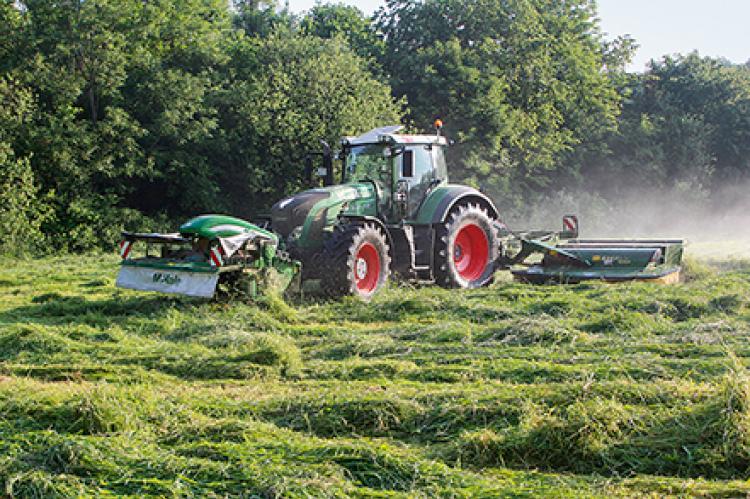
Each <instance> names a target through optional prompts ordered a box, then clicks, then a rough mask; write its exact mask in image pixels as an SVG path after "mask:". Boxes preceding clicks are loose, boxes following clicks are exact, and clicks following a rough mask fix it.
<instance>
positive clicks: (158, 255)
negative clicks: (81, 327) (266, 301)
mask: <svg viewBox="0 0 750 499" xmlns="http://www.w3.org/2000/svg"><path fill="white" fill-rule="evenodd" d="M144 243H145V245H144ZM136 244H137V245H139V246H141V252H140V253H139V254H137V255H135V256H134V253H133V248H134V246H135V245H136ZM120 256H121V257H122V263H121V266H120V272H119V274H118V276H117V281H116V285H117V286H118V287H121V288H127V289H135V290H140V291H156V292H161V293H171V294H181V295H186V296H194V297H199V298H212V297H214V296H215V294H216V293H217V291H218V290H223V291H227V292H240V293H242V294H245V295H249V296H255V295H256V294H257V293H259V292H262V291H265V290H268V289H272V290H274V291H277V292H283V291H284V290H285V289H286V288H287V287H288V286H289V285H290V284H291V282H292V281H293V280H294V277H295V276H296V275H298V274H299V271H300V267H301V265H300V263H299V262H295V261H292V260H290V259H289V257H288V256H287V255H286V253H285V252H283V251H280V250H279V248H278V237H277V236H276V235H275V234H274V233H272V232H269V231H266V230H264V229H261V228H260V227H258V226H256V225H253V224H251V223H249V222H246V221H244V220H240V219H238V218H234V217H228V216H224V215H202V216H199V217H196V218H193V219H191V220H189V221H188V222H186V223H185V224H183V225H182V226H181V227H180V231H179V233H172V234H155V233H132V232H123V240H122V242H121V243H120Z"/></svg>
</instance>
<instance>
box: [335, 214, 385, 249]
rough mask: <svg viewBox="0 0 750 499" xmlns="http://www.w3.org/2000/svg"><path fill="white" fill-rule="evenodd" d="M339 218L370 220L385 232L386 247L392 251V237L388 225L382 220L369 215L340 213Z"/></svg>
mask: <svg viewBox="0 0 750 499" xmlns="http://www.w3.org/2000/svg"><path fill="white" fill-rule="evenodd" d="M339 218H340V219H342V220H349V221H352V222H372V223H373V224H375V225H376V226H378V227H380V229H381V230H382V231H383V234H385V239H386V241H387V242H388V247H389V248H391V251H393V248H394V246H393V239H392V238H391V231H389V230H388V227H386V225H385V224H384V223H383V221H382V220H380V219H379V218H377V217H372V216H369V215H341V216H340V217H339Z"/></svg>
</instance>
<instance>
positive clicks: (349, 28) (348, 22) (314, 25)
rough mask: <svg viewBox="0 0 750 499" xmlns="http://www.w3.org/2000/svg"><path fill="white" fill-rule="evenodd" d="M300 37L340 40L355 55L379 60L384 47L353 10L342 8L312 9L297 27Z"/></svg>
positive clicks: (328, 5)
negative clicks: (301, 35)
mask: <svg viewBox="0 0 750 499" xmlns="http://www.w3.org/2000/svg"><path fill="white" fill-rule="evenodd" d="M300 30H301V31H302V33H304V34H306V35H310V36H317V37H319V38H325V39H328V38H335V37H337V36H341V37H343V38H344V39H345V40H346V41H347V43H348V45H349V47H351V48H352V50H354V52H356V53H357V55H359V56H361V57H364V58H366V59H374V60H380V59H382V57H383V53H384V50H385V44H384V43H383V41H382V40H381V39H380V38H379V37H378V36H377V34H376V33H375V29H374V26H373V25H372V23H371V22H370V20H369V19H367V18H366V17H365V16H364V14H363V13H362V11H361V10H359V9H358V8H357V7H354V6H351V5H345V4H318V5H315V6H314V7H313V8H312V9H310V11H309V12H308V13H307V15H306V16H305V17H304V18H303V19H302V22H301V24H300Z"/></svg>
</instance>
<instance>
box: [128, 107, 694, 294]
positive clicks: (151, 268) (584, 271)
mask: <svg viewBox="0 0 750 499" xmlns="http://www.w3.org/2000/svg"><path fill="white" fill-rule="evenodd" d="M436 125H437V133H436V134H432V135H403V134H398V133H397V132H398V131H399V130H400V129H401V128H402V127H401V126H387V127H382V128H377V129H374V130H371V131H369V132H367V133H365V134H363V135H360V136H358V137H346V138H344V139H343V140H342V141H341V147H340V152H339V154H338V157H339V159H340V160H341V168H340V169H339V171H338V173H337V172H336V170H335V169H334V167H333V156H334V153H333V151H332V149H331V148H330V147H328V145H327V144H325V143H323V146H324V147H323V151H322V153H317V155H319V156H320V157H321V159H322V166H321V167H320V168H318V170H317V176H318V177H319V178H318V180H317V182H318V183H319V184H320V183H322V185H319V186H318V187H315V188H312V189H309V190H306V191H303V192H300V193H297V194H294V195H292V196H289V197H286V198H284V199H282V200H280V201H278V202H277V203H275V204H274V205H273V206H272V208H271V212H270V214H269V215H268V216H266V217H264V218H263V219H262V220H258V221H255V222H253V223H250V222H247V221H245V220H241V219H238V218H234V217H230V216H226V215H201V216H198V217H196V218H194V219H191V220H189V221H187V222H186V223H185V224H183V225H182V226H181V227H180V228H179V231H178V232H176V233H172V234H142V233H141V234H139V233H130V232H124V233H123V240H122V242H121V243H120V253H121V256H122V258H123V261H122V265H121V269H120V273H119V275H118V279H117V285H118V286H119V287H124V288H130V289H138V290H147V291H159V292H165V293H177V294H184V295H189V296H197V297H204V298H207V297H213V296H214V295H215V292H216V290H217V289H225V288H227V287H230V288H234V289H235V290H236V288H238V287H239V288H240V290H242V291H244V292H246V294H249V295H251V296H252V295H255V294H256V293H257V292H258V291H262V290H265V289H268V288H277V289H281V290H285V289H287V288H289V287H290V286H291V284H292V283H293V282H297V283H298V285H297V286H295V287H297V288H298V289H301V288H303V287H304V286H305V285H306V284H307V283H317V285H316V286H315V287H317V289H318V290H320V291H322V292H323V293H325V294H327V295H334V296H340V295H346V294H350V295H354V296H357V297H360V298H362V299H364V300H368V299H370V298H371V297H372V296H373V295H374V294H376V293H377V292H378V291H379V290H380V289H381V288H383V286H385V285H386V283H387V282H388V280H389V279H390V278H391V277H392V276H394V275H395V276H398V277H399V278H400V279H404V280H410V281H414V282H419V283H437V284H438V285H440V286H443V287H447V288H477V287H480V286H485V285H487V284H489V283H490V282H491V281H492V279H493V276H494V274H495V273H496V271H497V270H500V269H507V270H510V271H511V272H512V274H513V276H514V278H515V279H516V280H518V281H522V282H528V283H548V282H558V283H576V282H581V281H584V280H602V281H607V282H618V281H629V280H646V281H656V282H676V281H677V280H678V278H679V274H680V269H681V267H680V265H681V259H682V248H683V241H682V240H655V239H651V240H627V239H625V240H612V239H607V240H602V239H590V240H584V239H578V238H577V237H578V219H577V218H576V217H575V216H573V215H567V216H565V217H563V230H562V231H560V232H551V231H525V232H518V231H510V230H509V229H508V228H507V227H506V226H505V224H503V222H502V221H501V220H500V217H499V213H498V210H497V208H496V207H495V205H494V203H493V202H492V200H490V199H489V198H488V197H487V196H486V195H484V194H482V193H481V192H479V191H478V190H477V189H474V188H471V187H467V186H463V185H456V184H451V183H449V181H448V167H447V165H446V160H445V148H446V146H447V145H448V141H447V140H446V138H445V137H443V136H442V135H441V134H440V127H441V123H440V122H439V121H438V122H437V123H436ZM306 171H307V172H308V173H309V174H310V175H312V161H309V162H308V167H307V168H306ZM337 174H338V175H340V177H339V179H338V181H337V179H336V178H335V177H336V175H337ZM136 242H142V243H146V249H145V253H142V254H141V256H139V257H134V256H133V252H132V251H131V250H132V247H133V244H134V243H136ZM154 245H158V246H160V247H161V250H160V251H159V252H156V253H154V252H153V251H152V250H151V247H152V246H154Z"/></svg>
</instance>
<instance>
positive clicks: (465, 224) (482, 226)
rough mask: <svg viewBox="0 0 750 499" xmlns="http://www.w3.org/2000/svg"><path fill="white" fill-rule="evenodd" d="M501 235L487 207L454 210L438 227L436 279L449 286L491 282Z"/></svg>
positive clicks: (476, 285)
mask: <svg viewBox="0 0 750 499" xmlns="http://www.w3.org/2000/svg"><path fill="white" fill-rule="evenodd" d="M498 245H499V241H498V236H497V233H496V231H495V228H494V226H493V223H492V219H491V218H490V216H489V214H488V213H487V211H486V210H485V209H484V208H481V207H479V206H475V205H471V204H466V205H462V206H459V207H458V208H457V209H455V210H453V211H452V212H451V213H450V214H449V215H448V219H447V220H446V221H445V223H443V224H441V225H440V226H439V227H438V230H437V240H436V244H435V265H436V268H435V278H436V280H437V283H438V284H439V285H441V286H443V287H447V288H478V287H480V286H484V285H486V284H489V283H490V282H492V277H493V274H494V271H495V260H496V259H497V256H498V252H499V250H498Z"/></svg>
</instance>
